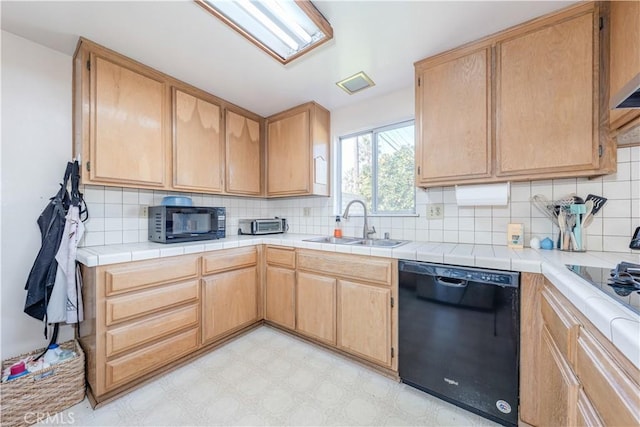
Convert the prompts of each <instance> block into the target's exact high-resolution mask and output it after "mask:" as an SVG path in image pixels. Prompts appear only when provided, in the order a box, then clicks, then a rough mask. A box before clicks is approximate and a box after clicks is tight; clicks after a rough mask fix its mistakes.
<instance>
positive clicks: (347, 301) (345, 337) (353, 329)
mask: <svg viewBox="0 0 640 427" xmlns="http://www.w3.org/2000/svg"><path fill="white" fill-rule="evenodd" d="M338 347H339V348H341V349H342V350H345V351H348V352H350V353H353V354H355V355H357V356H359V357H362V358H364V359H368V360H371V361H372V362H375V363H377V364H380V365H383V366H387V367H390V366H391V348H392V344H391V289H389V288H384V287H381V286H372V285H365V284H362V283H356V282H351V281H346V280H338Z"/></svg>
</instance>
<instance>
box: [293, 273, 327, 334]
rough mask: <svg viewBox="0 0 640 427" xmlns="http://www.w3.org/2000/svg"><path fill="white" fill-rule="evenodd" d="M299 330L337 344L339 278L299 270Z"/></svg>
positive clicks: (297, 307)
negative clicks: (337, 283)
mask: <svg viewBox="0 0 640 427" xmlns="http://www.w3.org/2000/svg"><path fill="white" fill-rule="evenodd" d="M296 330H297V331H299V332H301V333H303V334H305V335H308V336H310V337H312V338H315V339H317V340H319V341H323V342H326V343H329V344H332V345H335V344H336V279H333V278H330V277H323V276H318V275H315V274H308V273H301V272H298V280H297V290H296Z"/></svg>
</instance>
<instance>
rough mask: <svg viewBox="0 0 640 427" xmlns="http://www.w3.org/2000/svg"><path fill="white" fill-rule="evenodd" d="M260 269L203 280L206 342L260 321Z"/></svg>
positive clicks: (203, 318)
mask: <svg viewBox="0 0 640 427" xmlns="http://www.w3.org/2000/svg"><path fill="white" fill-rule="evenodd" d="M257 277H258V274H257V269H256V267H250V268H245V269H242V270H235V271H229V272H226V273H220V274H216V275H214V276H210V277H207V278H205V279H204V280H203V282H204V283H203V298H202V303H203V306H202V341H203V342H207V341H212V340H214V339H216V338H219V337H221V336H223V335H226V334H228V333H231V332H233V331H235V330H238V329H240V328H242V327H244V326H248V325H250V324H251V323H253V322H255V321H256V320H257V319H258V281H257Z"/></svg>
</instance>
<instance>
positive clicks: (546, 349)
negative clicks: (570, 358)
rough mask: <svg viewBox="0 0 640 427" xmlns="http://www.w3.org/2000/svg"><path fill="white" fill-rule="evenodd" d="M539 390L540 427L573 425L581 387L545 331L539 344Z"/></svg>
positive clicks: (546, 330)
mask: <svg viewBox="0 0 640 427" xmlns="http://www.w3.org/2000/svg"><path fill="white" fill-rule="evenodd" d="M524 386H525V387H526V384H525V385H524ZM540 387H541V390H543V392H542V393H540V395H539V398H540V406H541V408H543V409H542V410H541V411H540V418H539V422H540V424H539V425H541V426H572V425H575V419H576V409H577V403H578V390H579V389H580V384H579V383H578V380H577V379H576V377H575V375H574V374H573V372H572V371H571V368H570V367H569V364H568V363H567V362H566V360H565V359H564V357H562V354H561V353H560V350H559V349H558V347H557V346H556V343H555V342H554V341H553V338H552V337H551V335H550V333H549V330H548V329H547V328H546V327H545V328H544V329H543V332H542V342H541V343H540ZM544 390H546V392H544Z"/></svg>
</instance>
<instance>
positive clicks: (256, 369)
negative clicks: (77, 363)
mask: <svg viewBox="0 0 640 427" xmlns="http://www.w3.org/2000/svg"><path fill="white" fill-rule="evenodd" d="M56 423H57V424H60V425H62V424H66V425H74V426H191V425H194V426H495V425H497V424H495V423H493V422H491V421H489V420H486V419H484V418H482V417H479V416H477V415H475V414H473V413H470V412H467V411H465V410H463V409H460V408H458V407H456V406H454V405H451V404H449V403H447V402H444V401H442V400H439V399H437V398H435V397H433V396H431V395H429V394H426V393H423V392H421V391H419V390H416V389H414V388H412V387H409V386H407V385H406V384H402V383H398V382H396V381H394V380H392V379H389V378H386V377H384V376H382V375H380V374H377V373H375V372H373V371H372V370H370V369H368V368H366V367H363V366H360V365H359V364H357V363H355V362H352V361H350V360H348V359H346V358H344V357H341V356H339V355H336V354H333V353H332V352H330V351H327V350H324V349H322V348H319V347H317V346H314V345H312V344H309V343H307V342H304V341H302V340H300V339H297V338H295V337H292V336H290V335H288V334H285V333H283V332H280V331H278V330H275V329H273V328H270V327H267V326H262V327H260V328H257V329H255V330H253V331H251V332H249V333H247V334H246V335H244V336H242V337H240V338H238V339H236V340H234V341H232V342H230V343H228V344H226V345H224V346H223V347H221V348H219V349H216V350H215V351H213V352H211V353H209V354H207V355H205V356H202V357H200V358H199V359H197V360H195V361H193V362H192V363H190V364H188V365H186V366H184V367H182V368H180V369H177V370H174V371H172V372H170V373H168V374H166V375H163V376H161V377H159V378H158V379H157V380H155V381H153V382H152V383H149V384H147V385H145V386H144V387H141V388H139V389H137V390H135V391H133V392H131V393H129V394H127V395H124V396H122V397H121V398H119V399H117V400H115V401H113V402H111V403H109V404H107V405H105V406H103V407H101V408H99V409H97V410H93V409H91V406H90V405H89V402H88V401H87V400H86V399H85V400H84V401H83V402H81V403H79V404H78V405H76V406H73V407H71V408H69V409H68V410H66V411H64V412H63V413H61V414H58V417H57V418H55V419H50V420H45V423H44V424H46V425H51V424H56Z"/></svg>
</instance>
